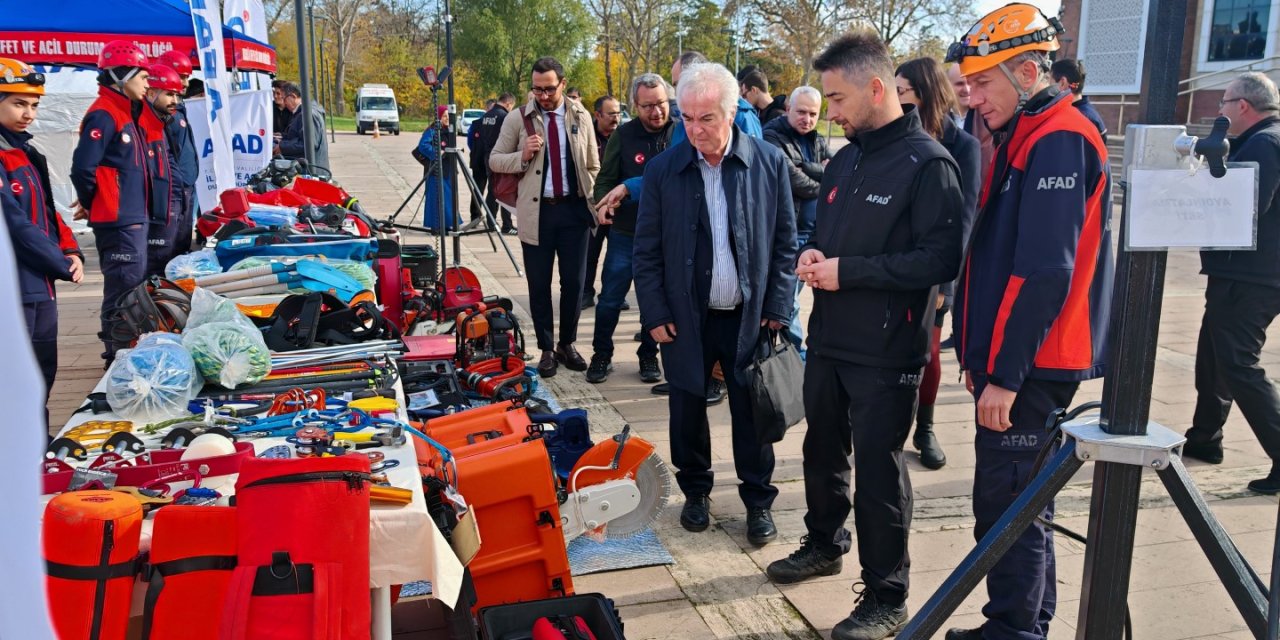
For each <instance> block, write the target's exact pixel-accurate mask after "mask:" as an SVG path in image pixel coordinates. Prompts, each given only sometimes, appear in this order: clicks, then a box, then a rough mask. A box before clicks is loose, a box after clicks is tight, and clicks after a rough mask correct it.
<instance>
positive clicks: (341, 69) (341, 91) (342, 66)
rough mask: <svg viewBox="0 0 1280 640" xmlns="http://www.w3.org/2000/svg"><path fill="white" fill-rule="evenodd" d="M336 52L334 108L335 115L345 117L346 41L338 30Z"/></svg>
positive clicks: (334, 61)
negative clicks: (335, 110)
mask: <svg viewBox="0 0 1280 640" xmlns="http://www.w3.org/2000/svg"><path fill="white" fill-rule="evenodd" d="M337 40H338V52H337V55H335V56H334V60H333V66H334V71H333V84H334V87H335V89H334V90H335V92H336V93H337V95H336V96H334V107H335V108H336V109H337V112H338V113H337V115H340V116H342V115H346V113H347V94H346V91H345V89H346V86H347V45H348V43H347V39H346V37H345V36H344V35H343V34H342V31H341V30H339V31H338V33H337Z"/></svg>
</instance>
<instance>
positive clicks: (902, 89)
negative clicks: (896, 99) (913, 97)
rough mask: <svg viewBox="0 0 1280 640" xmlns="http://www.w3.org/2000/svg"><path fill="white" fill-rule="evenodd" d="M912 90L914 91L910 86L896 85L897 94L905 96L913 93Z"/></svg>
mask: <svg viewBox="0 0 1280 640" xmlns="http://www.w3.org/2000/svg"><path fill="white" fill-rule="evenodd" d="M914 92H915V89H912V88H911V87H898V95H899V96H905V95H907V94H908V93H914Z"/></svg>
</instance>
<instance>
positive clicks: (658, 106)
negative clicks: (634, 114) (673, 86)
mask: <svg viewBox="0 0 1280 640" xmlns="http://www.w3.org/2000/svg"><path fill="white" fill-rule="evenodd" d="M667 106H668V105H667V103H665V102H655V103H653V104H641V105H636V108H638V109H640V110H641V111H653V110H654V109H666V108H667Z"/></svg>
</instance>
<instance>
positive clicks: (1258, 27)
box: [1209, 0, 1271, 62]
mask: <svg viewBox="0 0 1280 640" xmlns="http://www.w3.org/2000/svg"><path fill="white" fill-rule="evenodd" d="M1270 19H1271V2H1270V0H1215V1H1214V4H1213V23H1212V25H1211V26H1210V31H1209V61H1210V62H1218V61H1224V60H1258V59H1261V58H1262V56H1263V53H1264V52H1265V51H1266V49H1267V25H1268V24H1269V21H1270Z"/></svg>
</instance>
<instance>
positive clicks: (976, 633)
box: [946, 627, 982, 640]
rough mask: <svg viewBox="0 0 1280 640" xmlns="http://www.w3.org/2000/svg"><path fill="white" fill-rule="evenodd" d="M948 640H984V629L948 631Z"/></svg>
mask: <svg viewBox="0 0 1280 640" xmlns="http://www.w3.org/2000/svg"><path fill="white" fill-rule="evenodd" d="M946 640H982V627H978V628H977V629H948V630H947V638H946Z"/></svg>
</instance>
